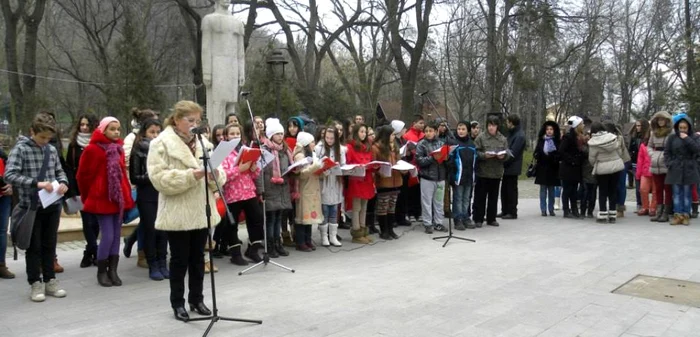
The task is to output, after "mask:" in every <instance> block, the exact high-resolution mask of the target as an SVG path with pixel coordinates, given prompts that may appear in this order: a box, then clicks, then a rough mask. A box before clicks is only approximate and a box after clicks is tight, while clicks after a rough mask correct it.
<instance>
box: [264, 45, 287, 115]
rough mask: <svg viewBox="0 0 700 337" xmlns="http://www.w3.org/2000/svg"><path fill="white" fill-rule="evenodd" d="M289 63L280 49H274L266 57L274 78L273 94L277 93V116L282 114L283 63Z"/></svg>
mask: <svg viewBox="0 0 700 337" xmlns="http://www.w3.org/2000/svg"><path fill="white" fill-rule="evenodd" d="M287 63H289V61H287V58H286V57H285V56H284V53H282V51H281V50H274V51H272V54H270V55H269V56H268V57H267V64H268V65H269V66H270V69H271V71H272V76H273V77H274V78H275V94H276V95H277V114H278V115H277V117H279V116H281V115H282V97H281V94H282V93H281V86H282V80H283V79H284V65H285V64H287Z"/></svg>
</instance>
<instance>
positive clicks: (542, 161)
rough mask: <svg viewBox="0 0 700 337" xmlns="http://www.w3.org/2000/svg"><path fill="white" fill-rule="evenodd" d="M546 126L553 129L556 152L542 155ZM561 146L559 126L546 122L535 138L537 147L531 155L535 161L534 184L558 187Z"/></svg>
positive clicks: (559, 183)
mask: <svg viewBox="0 0 700 337" xmlns="http://www.w3.org/2000/svg"><path fill="white" fill-rule="evenodd" d="M547 126H552V127H554V136H553V139H552V140H553V141H554V146H555V147H556V148H557V151H554V152H550V153H549V154H545V153H544V142H545V140H544V135H545V130H546V128H547ZM560 146H561V136H560V133H559V125H557V123H554V122H546V123H545V124H544V125H543V126H542V129H541V130H540V132H539V134H538V136H537V146H535V153H534V154H533V156H534V158H535V160H536V161H537V174H536V175H535V184H537V185H544V186H560V185H561V180H559V160H560V156H559V151H558V150H559V147H560Z"/></svg>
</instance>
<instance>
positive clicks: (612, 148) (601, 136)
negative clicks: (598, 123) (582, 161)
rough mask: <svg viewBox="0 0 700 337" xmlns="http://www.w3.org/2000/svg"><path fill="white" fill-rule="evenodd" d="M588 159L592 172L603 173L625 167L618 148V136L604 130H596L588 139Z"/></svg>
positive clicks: (617, 170)
mask: <svg viewBox="0 0 700 337" xmlns="http://www.w3.org/2000/svg"><path fill="white" fill-rule="evenodd" d="M588 161H589V162H590V163H591V165H593V174H595V175H605V174H612V173H615V172H620V171H622V170H624V169H625V163H624V161H623V159H622V149H621V148H620V137H619V136H615V135H614V134H612V133H608V132H605V131H602V132H598V133H596V134H594V135H593V137H592V138H591V140H589V141H588Z"/></svg>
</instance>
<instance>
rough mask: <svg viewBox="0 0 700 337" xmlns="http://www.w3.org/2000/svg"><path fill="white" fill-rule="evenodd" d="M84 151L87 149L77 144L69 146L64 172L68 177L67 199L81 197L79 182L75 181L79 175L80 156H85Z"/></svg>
mask: <svg viewBox="0 0 700 337" xmlns="http://www.w3.org/2000/svg"><path fill="white" fill-rule="evenodd" d="M83 150H85V148H84V147H82V146H80V145H78V144H77V143H71V144H69V145H68V153H66V166H64V167H63V170H64V171H65V172H66V177H68V192H66V197H68V198H71V197H75V196H79V195H80V190H79V189H78V181H77V180H76V179H75V175H76V174H77V173H78V164H79V163H80V156H82V155H83Z"/></svg>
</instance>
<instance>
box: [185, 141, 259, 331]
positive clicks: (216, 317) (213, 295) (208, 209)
mask: <svg viewBox="0 0 700 337" xmlns="http://www.w3.org/2000/svg"><path fill="white" fill-rule="evenodd" d="M197 139H199V143H200V144H201V146H202V158H201V159H202V162H203V163H204V168H205V170H204V171H205V172H204V191H205V193H206V196H205V200H206V216H207V242H208V243H209V247H213V246H212V242H211V204H210V203H209V172H211V173H212V174H214V169H213V168H212V167H211V164H210V162H209V154H208V151H207V148H206V146H204V140H203V139H202V135H201V134H200V133H197ZM214 183H215V184H216V188H217V189H218V190H219V192H220V194H221V197H222V198H225V197H224V195H223V193H221V191H223V190H222V189H221V186H219V182H218V181H217V180H216V179H214ZM224 202H226V199H224ZM226 213H227V216H228V217H229V220H232V219H233V215H232V214H231V212H230V211H229V210H228V207H226ZM231 223H233V222H231ZM211 251H212V250H211V249H210V250H209V261H210V263H211V264H212V266H213V265H214V257H213V256H212V252H211ZM214 274H215V273H214V272H213V271H212V272H211V273H209V277H210V279H211V299H212V303H213V307H212V315H211V316H206V317H196V318H190V319H189V321H193V322H196V321H208V320H211V322H210V323H209V326H208V327H207V330H206V331H204V335H202V336H203V337H206V336H207V335H208V334H209V331H211V328H212V327H213V326H214V323H216V322H218V321H229V322H244V323H255V324H262V321H261V320H251V319H242V318H230V317H223V316H219V309H218V307H217V305H216V280H215V279H214Z"/></svg>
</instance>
